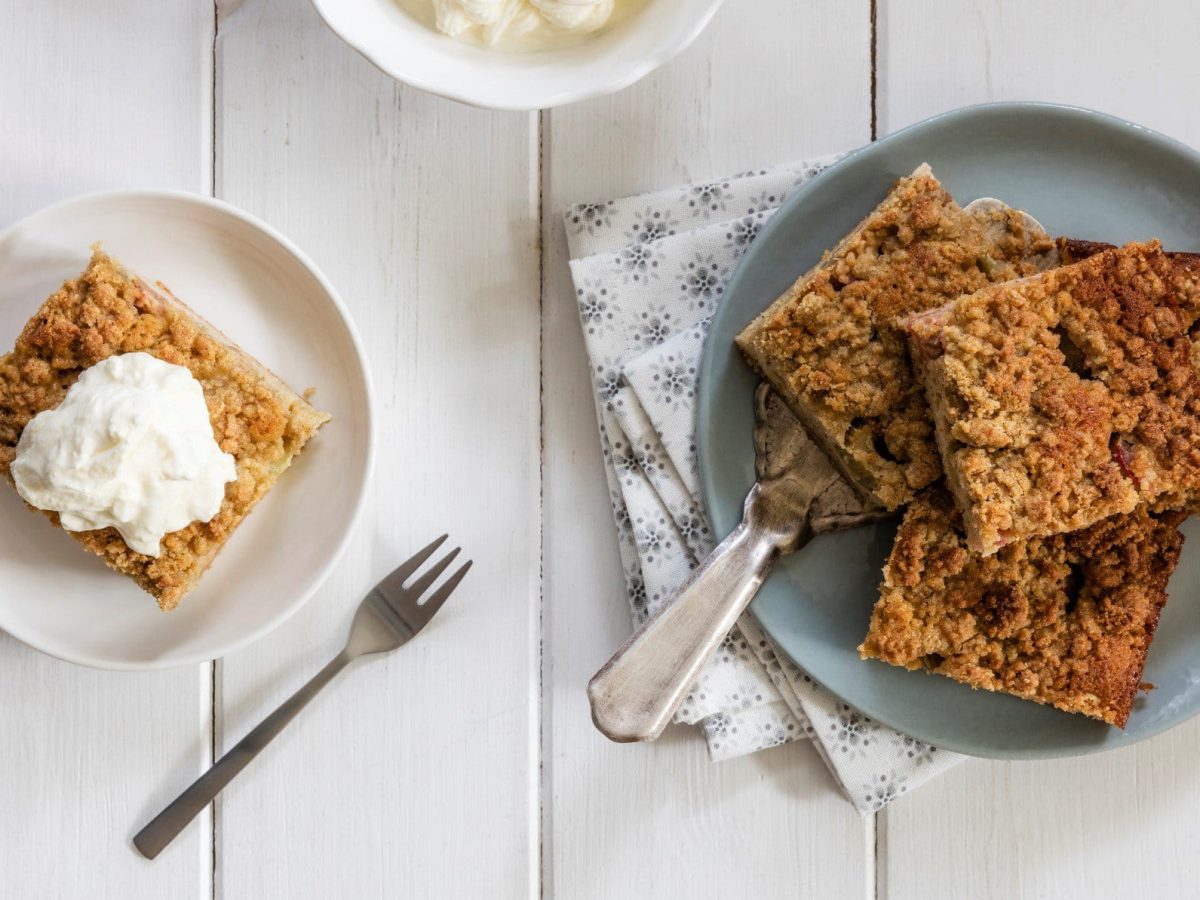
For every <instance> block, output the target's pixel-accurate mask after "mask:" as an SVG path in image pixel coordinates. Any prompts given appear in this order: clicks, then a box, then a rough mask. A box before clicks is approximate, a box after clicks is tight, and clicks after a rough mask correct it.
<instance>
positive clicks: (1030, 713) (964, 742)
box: [698, 103, 1200, 759]
mask: <svg viewBox="0 0 1200 900" xmlns="http://www.w3.org/2000/svg"><path fill="white" fill-rule="evenodd" d="M921 162H929V163H930V164H931V165H932V166H933V171H934V173H935V174H936V175H937V176H938V178H939V179H940V180H941V181H942V183H943V184H944V185H945V186H946V188H947V189H949V190H950V192H951V193H952V194H953V195H954V196H955V198H956V199H957V200H958V201H959V202H960V203H966V202H969V201H971V200H973V199H975V198H977V197H999V198H1001V199H1002V200H1004V201H1005V202H1007V203H1009V204H1011V205H1013V206H1016V207H1018V208H1021V209H1024V210H1026V211H1028V212H1030V213H1032V214H1033V215H1034V216H1035V217H1036V218H1037V219H1038V220H1040V221H1041V222H1042V224H1043V225H1045V226H1046V228H1047V230H1048V231H1049V232H1050V233H1051V234H1056V235H1057V234H1065V235H1071V236H1072V237H1079V238H1091V239H1095V240H1104V241H1112V242H1116V243H1122V242H1124V241H1128V240H1134V239H1146V238H1151V237H1159V238H1161V239H1162V241H1163V243H1164V244H1165V245H1166V246H1168V247H1171V248H1178V249H1181V250H1184V249H1186V250H1200V154H1197V153H1196V151H1194V150H1191V149H1190V148H1188V147H1185V146H1183V145H1182V144H1179V143H1177V142H1175V141H1173V140H1170V139H1169V138H1166V137H1163V136H1162V135H1160V134H1156V133H1155V132H1153V131H1149V130H1147V129H1145V128H1141V127H1139V126H1137V125H1133V124H1130V123H1129V122H1124V121H1121V120H1119V119H1114V118H1111V117H1109V116H1105V115H1101V114H1099V113H1095V112H1090V111H1088V110H1083V109H1073V108H1068V107H1062V106H1052V105H1047V104H1033V103H1017V104H1014V103H1004V104H993V105H988V106H977V107H971V108H968V109H961V110H957V111H955V112H951V113H947V114H945V115H941V116H938V117H936V118H933V119H930V120H928V121H926V122H922V123H920V124H918V125H914V126H912V127H911V128H907V129H905V130H904V131H900V132H897V133H896V134H894V135H891V136H890V137H887V138H884V139H883V140H881V141H879V142H877V143H875V144H872V145H870V146H869V147H866V148H864V149H862V150H860V151H858V152H857V153H854V154H852V155H851V156H849V157H847V158H846V159H844V160H842V161H841V162H839V163H838V164H837V165H836V166H833V167H832V168H830V169H828V170H827V171H825V172H823V173H822V174H821V175H819V176H818V177H816V178H814V179H813V180H812V181H810V182H809V183H808V184H806V185H805V186H804V187H802V188H800V189H799V190H797V191H796V192H795V193H794V194H793V195H792V196H790V197H789V198H788V200H787V202H786V203H785V204H784V206H783V208H782V209H781V210H780V211H779V213H778V214H777V215H776V216H775V217H774V218H773V219H772V220H771V221H770V222H769V223H768V224H767V226H766V227H765V228H764V229H763V231H762V234H761V235H760V236H759V238H758V240H757V241H755V243H754V245H753V246H752V247H751V248H750V250H749V251H748V252H747V253H746V255H745V257H744V258H743V259H742V262H741V264H740V266H739V267H738V269H737V271H736V272H735V273H734V276H733V278H732V280H731V281H730V284H729V286H728V288H727V289H726V293H725V299H724V300H723V301H722V303H721V306H720V308H719V310H718V312H717V314H716V317H715V319H714V321H713V326H712V332H711V335H710V337H709V339H708V346H707V347H706V349H705V355H704V363H703V368H702V373H701V383H700V405H699V423H698V426H699V427H698V435H699V450H700V461H701V470H702V476H703V485H704V494H705V502H706V504H707V506H708V511H709V515H710V516H711V519H712V523H713V525H714V527H715V529H716V531H717V533H718V534H727V533H728V532H729V531H731V530H732V529H733V527H734V525H736V524H737V522H738V519H739V518H740V516H741V509H742V500H743V499H744V498H745V496H746V492H747V491H748V490H749V489H750V486H751V484H752V483H753V480H754V449H753V446H752V443H751V428H752V426H753V410H752V403H751V399H752V395H753V391H754V385H755V382H756V378H755V376H754V375H753V374H752V373H751V372H750V370H749V368H747V367H746V365H745V363H744V362H743V361H742V358H741V356H740V355H739V353H738V352H737V350H736V349H735V347H734V345H733V338H734V336H735V335H736V334H737V333H738V332H739V331H740V330H741V329H742V328H743V327H744V326H745V325H746V323H748V322H749V321H750V320H751V319H753V318H754V317H755V316H756V315H757V314H758V313H759V312H761V311H762V310H763V309H764V308H765V307H766V306H767V305H768V304H769V303H770V302H771V301H772V300H773V299H775V297H777V296H779V294H781V293H782V292H783V291H784V290H786V289H787V288H788V286H789V285H791V283H792V282H793V281H794V280H795V279H796V278H797V277H798V276H799V275H801V274H802V273H803V272H805V271H806V270H808V269H809V268H810V267H811V266H812V265H813V264H815V263H816V262H817V260H818V259H819V258H820V255H821V253H822V251H824V250H825V249H827V248H829V247H832V246H833V245H834V244H835V243H836V242H837V240H838V239H839V238H840V237H842V236H843V235H844V234H846V233H847V232H848V231H850V229H851V228H853V227H854V226H855V224H856V223H857V222H858V221H859V220H860V219H861V218H862V217H863V216H864V215H865V214H866V213H867V212H869V211H870V210H871V209H872V208H873V207H874V206H875V205H876V204H877V203H878V202H879V201H880V199H882V198H883V196H884V194H886V193H887V190H888V188H889V187H890V186H891V185H892V183H893V182H894V181H895V180H896V179H897V178H899V177H901V176H903V175H907V174H908V173H910V172H911V171H912V170H913V169H914V168H916V167H917V165H918V164H920V163H921ZM894 531H895V525H894V523H893V524H885V525H878V526H874V527H868V528H862V529H858V530H855V531H851V532H846V533H843V534H839V535H828V536H824V537H821V538H818V539H817V540H815V541H813V542H812V543H811V544H810V545H809V546H808V547H806V548H805V549H804V550H802V551H801V552H800V553H797V554H796V555H794V556H792V557H790V558H788V559H785V560H784V561H783V562H782V564H781V565H780V566H779V567H778V568H777V569H776V570H775V572H774V573H773V574H772V576H771V578H770V579H769V580H768V581H767V583H766V584H765V585H764V586H763V589H762V592H761V593H760V594H759V595H758V598H757V599H756V600H755V602H754V607H753V609H754V612H755V614H756V615H757V616H758V618H759V619H760V621H761V622H762V624H763V627H764V628H765V629H766V630H767V632H768V633H769V634H770V635H771V637H772V638H773V639H774V640H775V641H776V642H777V643H778V644H779V646H780V647H782V648H783V650H784V651H786V652H787V653H788V654H789V655H790V656H791V657H792V658H793V659H795V661H796V662H797V663H798V664H799V665H800V666H802V667H803V668H804V669H805V670H806V671H807V672H809V673H810V674H811V675H812V676H813V677H814V678H815V679H816V680H817V681H819V682H820V683H821V684H823V685H825V686H826V687H827V688H829V690H831V691H833V693H835V694H837V695H838V696H839V697H841V698H843V699H844V700H845V701H846V702H847V703H849V704H850V705H852V706H854V707H857V708H858V709H859V710H861V711H862V712H864V713H866V714H867V715H869V716H871V717H872V718H874V719H876V720H877V721H880V722H883V723H885V724H887V725H890V726H892V727H893V728H896V729H898V730H900V731H903V732H905V733H907V734H910V735H913V736H914V737H917V738H920V739H921V740H924V741H928V742H929V743H931V744H933V745H935V746H937V747H942V748H946V749H953V750H959V751H962V752H964V753H970V754H974V755H977V756H989V757H997V758H1013V759H1016V758H1030V759H1032V758H1039V757H1053V756H1072V755H1077V754H1083V753H1093V752H1096V751H1099V750H1108V749H1111V748H1113V747H1121V746H1124V745H1126V744H1131V743H1134V742H1135V741H1140V740H1142V739H1143V738H1147V737H1150V736H1151V735H1154V734H1157V733H1159V732H1160V731H1165V730H1166V729H1168V728H1171V727H1172V726H1174V725H1177V724H1179V723H1180V722H1182V721H1184V720H1185V719H1187V718H1189V717H1191V716H1193V715H1195V713H1196V712H1197V710H1198V709H1200V649H1198V648H1200V602H1198V599H1200V598H1197V597H1196V596H1195V594H1196V593H1197V587H1198V586H1200V527H1197V526H1196V525H1195V524H1194V523H1191V522H1189V523H1188V525H1186V526H1185V527H1184V531H1185V533H1186V534H1187V535H1188V542H1187V545H1186V546H1185V548H1184V551H1183V559H1182V562H1181V563H1180V565H1179V568H1178V570H1177V571H1176V572H1175V576H1174V578H1172V580H1171V584H1170V600H1169V602H1168V603H1167V607H1166V609H1165V611H1164V613H1163V616H1162V620H1161V623H1160V625H1159V628H1158V635H1157V637H1156V639H1155V641H1154V645H1153V646H1152V647H1151V649H1150V655H1149V657H1148V660H1147V664H1146V673H1145V680H1146V681H1149V682H1151V683H1153V684H1154V685H1156V688H1155V689H1154V690H1153V691H1150V692H1149V693H1146V694H1143V695H1142V696H1141V697H1139V699H1138V700H1137V702H1136V704H1135V706H1134V711H1133V714H1132V715H1131V716H1130V718H1129V724H1128V727H1127V728H1126V730H1124V731H1120V730H1118V729H1115V728H1110V727H1109V726H1107V725H1103V724H1101V723H1099V722H1095V721H1092V720H1090V719H1086V718H1084V717H1082V716H1074V715H1069V714H1067V713H1063V712H1059V711H1057V710H1054V709H1051V708H1048V707H1044V706H1039V705H1037V704H1035V703H1028V702H1024V701H1020V700H1017V699H1015V698H1013V697H1008V696H1004V695H1000V694H989V693H987V692H984V691H972V690H971V689H969V688H967V687H964V686H963V685H960V684H958V683H956V682H953V681H951V680H950V679H948V678H942V677H940V676H933V675H927V674H924V673H922V672H909V671H906V670H904V669H898V668H894V667H892V666H888V665H885V664H883V663H880V662H864V661H862V660H860V659H859V658H858V652H857V649H856V648H857V647H858V644H859V643H860V642H861V641H862V639H863V636H864V634H865V633H866V628H867V622H868V620H869V617H870V613H871V607H872V605H873V604H874V602H875V598H876V593H877V590H878V585H879V580H880V572H881V568H882V566H883V562H884V559H885V557H886V556H887V553H888V550H889V549H890V548H891V544H892V536H893V534H894Z"/></svg>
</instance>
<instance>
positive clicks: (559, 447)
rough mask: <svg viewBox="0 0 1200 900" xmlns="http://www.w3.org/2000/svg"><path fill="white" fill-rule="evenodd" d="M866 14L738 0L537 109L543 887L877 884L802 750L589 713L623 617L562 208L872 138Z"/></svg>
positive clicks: (723, 892)
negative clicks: (620, 740) (621, 85)
mask: <svg viewBox="0 0 1200 900" xmlns="http://www.w3.org/2000/svg"><path fill="white" fill-rule="evenodd" d="M868 14H869V7H868V4H866V3H865V2H864V3H862V4H861V5H860V6H859V5H856V7H855V10H854V11H853V13H847V11H846V5H845V4H844V3H843V2H841V0H816V2H809V3H804V4H796V3H794V2H792V0H755V2H754V3H744V2H743V3H739V2H730V3H728V4H726V6H725V9H724V10H723V11H722V12H721V13H720V14H719V15H718V16H717V18H716V19H715V21H714V22H713V24H712V27H711V29H710V30H709V32H708V33H707V34H706V35H705V36H704V37H703V38H701V40H700V42H699V43H698V45H697V46H695V47H693V48H691V49H690V50H689V51H688V52H687V53H685V54H684V56H682V57H681V58H680V59H678V60H676V61H675V62H673V63H671V64H670V65H668V66H667V67H666V68H665V69H664V70H661V71H660V72H658V73H656V74H655V75H653V76H651V77H650V78H649V79H647V80H646V81H644V82H642V83H641V84H639V85H637V86H635V87H634V88H632V89H630V90H628V91H625V92H622V93H620V94H617V95H615V96H613V97H610V98H605V99H600V100H595V101H591V102H587V103H583V104H580V105H577V106H571V107H567V108H564V109H558V110H554V111H553V112H551V113H549V114H548V115H547V116H546V117H545V118H544V122H545V123H546V124H547V133H546V140H545V150H546V153H545V156H544V162H545V166H546V173H545V179H544V185H545V188H546V190H545V194H544V201H545V210H546V217H545V224H544V232H543V234H544V244H545V247H546V260H545V288H544V294H543V307H544V309H543V319H544V323H545V325H544V330H545V337H544V346H545V360H544V368H545V391H546V393H545V399H544V414H545V432H546V440H545V476H544V488H545V494H544V503H545V527H544V534H545V538H544V546H545V553H544V557H545V604H544V616H545V646H546V654H545V660H544V663H543V677H544V680H545V694H544V697H545V699H544V706H545V707H546V721H545V726H544V727H545V735H544V768H545V780H546V786H545V790H546V793H545V797H544V810H545V814H544V823H543V826H544V834H545V850H544V856H545V867H546V871H545V879H544V883H545V891H546V895H547V896H552V897H556V898H563V900H566V898H606V897H630V896H646V897H648V896H654V897H681V898H695V897H720V896H730V897H764V898H767V897H785V896H789V897H796V896H799V897H830V898H835V897H836V898H840V897H862V896H866V895H869V893H870V890H871V883H872V881H871V879H872V875H873V873H872V849H871V842H872V840H873V830H872V823H871V822H870V820H863V819H861V818H860V817H859V815H858V813H857V812H855V811H854V809H853V808H852V807H851V806H850V804H849V803H848V802H846V801H845V800H844V799H843V798H842V796H841V794H840V792H839V791H838V789H837V787H836V786H835V784H834V782H833V779H832V778H831V776H830V775H829V773H828V771H827V770H826V769H825V767H824V765H823V764H822V763H821V761H820V760H819V758H818V757H817V755H816V753H815V751H814V750H813V748H812V747H811V746H809V745H807V744H801V745H791V746H785V747H780V748H776V749H774V750H772V751H769V752H767V753H763V754H759V755H756V756H753V757H749V758H745V759H741V760H735V761H731V762H726V763H722V764H720V765H717V764H714V763H712V762H710V761H709V759H708V757H707V753H706V751H705V748H704V743H703V740H702V738H701V736H700V735H699V733H698V732H697V731H695V730H693V729H684V728H676V729H672V730H671V731H669V732H668V734H667V735H666V736H665V737H664V738H663V739H662V740H660V741H659V742H658V743H657V744H654V745H651V746H642V745H635V746H617V745H614V744H611V743H609V742H607V741H606V740H605V739H604V738H603V737H601V736H600V735H599V734H598V733H597V732H596V731H595V730H594V729H593V728H592V724H591V721H590V717H589V713H588V706H587V700H586V697H585V695H584V686H585V685H586V683H587V681H588V679H589V677H590V676H591V675H592V674H593V673H594V672H595V671H596V669H597V668H598V667H599V666H600V665H601V664H602V663H603V662H604V660H605V659H606V658H607V657H608V656H609V655H610V654H611V653H612V652H613V650H615V649H616V648H617V647H618V646H619V645H620V643H621V642H622V641H623V640H624V639H625V637H627V636H628V634H629V628H630V625H629V613H628V606H627V601H626V599H625V598H624V596H623V593H622V591H623V588H622V580H621V575H620V565H619V562H618V558H617V552H616V542H615V537H614V530H613V523H612V515H611V512H610V510H609V506H608V494H607V488H606V486H605V482H604V475H603V471H602V468H601V461H600V452H599V447H598V443H597V441H598V438H597V433H596V421H595V412H594V407H593V400H592V393H591V389H590V386H589V383H588V382H589V378H588V366H587V363H586V358H585V356H584V349H583V340H582V337H581V334H580V329H579V319H578V314H577V312H576V309H575V304H574V302H573V291H572V289H571V286H570V280H569V275H568V272H567V269H566V259H565V257H566V247H565V240H564V236H563V233H562V226H561V220H560V218H559V215H560V213H561V211H562V209H563V208H564V207H565V206H566V205H567V204H568V203H570V202H573V201H580V200H589V199H602V198H607V197H618V196H622V195H625V194H628V193H633V192H637V191H640V190H648V189H652V188H662V187H667V186H670V185H673V184H678V183H681V182H683V181H687V180H690V179H699V178H704V177H708V176H714V175H724V174H728V173H730V172H734V171H739V170H744V169H748V168H751V167H753V166H759V165H769V164H772V163H778V162H785V161H790V160H795V159H798V158H801V157H804V156H809V155H818V154H822V153H825V152H827V151H831V150H838V149H845V148H849V147H851V146H854V145H856V144H858V143H862V142H864V141H866V140H868V139H869V137H870V60H869V52H868V48H869V15H868ZM618 136H619V139H618Z"/></svg>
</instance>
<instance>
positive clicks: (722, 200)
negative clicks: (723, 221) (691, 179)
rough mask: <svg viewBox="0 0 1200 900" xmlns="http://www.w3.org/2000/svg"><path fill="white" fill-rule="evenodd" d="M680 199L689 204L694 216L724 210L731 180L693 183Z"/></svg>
mask: <svg viewBox="0 0 1200 900" xmlns="http://www.w3.org/2000/svg"><path fill="white" fill-rule="evenodd" d="M680 199H681V200H682V201H683V202H684V203H686V204H687V205H688V208H689V209H690V210H691V211H692V216H693V218H694V217H696V216H701V215H704V214H706V213H710V212H724V210H725V204H726V202H728V200H729V182H728V181H712V182H708V183H707V184H693V185H691V186H690V187H689V188H688V189H687V191H686V193H684V195H683V197H681V198H680Z"/></svg>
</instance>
